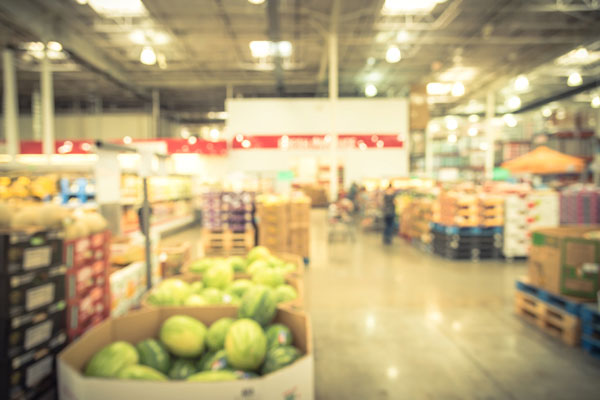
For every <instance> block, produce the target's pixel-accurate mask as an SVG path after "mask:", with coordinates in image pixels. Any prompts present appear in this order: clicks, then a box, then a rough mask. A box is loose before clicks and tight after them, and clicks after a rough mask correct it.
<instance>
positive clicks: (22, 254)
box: [0, 230, 63, 276]
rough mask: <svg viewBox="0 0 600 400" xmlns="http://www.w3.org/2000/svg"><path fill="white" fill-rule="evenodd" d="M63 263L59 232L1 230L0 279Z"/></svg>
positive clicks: (61, 239) (61, 240)
mask: <svg viewBox="0 0 600 400" xmlns="http://www.w3.org/2000/svg"><path fill="white" fill-rule="evenodd" d="M62 260H63V236H62V232H60V231H39V230H20V231H13V230H0V276H1V275H14V274H20V273H24V272H31V271H35V270H38V269H41V268H47V267H51V266H54V265H59V264H61V263H62Z"/></svg>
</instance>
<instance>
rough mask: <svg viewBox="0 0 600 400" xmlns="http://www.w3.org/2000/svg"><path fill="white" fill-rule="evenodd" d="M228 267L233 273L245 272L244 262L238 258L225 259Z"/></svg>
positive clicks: (241, 258)
mask: <svg viewBox="0 0 600 400" xmlns="http://www.w3.org/2000/svg"><path fill="white" fill-rule="evenodd" d="M227 262H228V263H229V265H231V268H232V269H233V272H246V260H244V258H243V257H240V256H232V257H229V258H228V259H227Z"/></svg>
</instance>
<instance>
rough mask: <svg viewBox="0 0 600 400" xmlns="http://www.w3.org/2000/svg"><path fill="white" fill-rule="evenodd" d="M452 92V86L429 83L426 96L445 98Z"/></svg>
mask: <svg viewBox="0 0 600 400" xmlns="http://www.w3.org/2000/svg"><path fill="white" fill-rule="evenodd" d="M451 90H452V84H450V83H441V82H430V83H428V84H427V94H428V95H430V96H446V95H447V94H449V93H450V91H451Z"/></svg>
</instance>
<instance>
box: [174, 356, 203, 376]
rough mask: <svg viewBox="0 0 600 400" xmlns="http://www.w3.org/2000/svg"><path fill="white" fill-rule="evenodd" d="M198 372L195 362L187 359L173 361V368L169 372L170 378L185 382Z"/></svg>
mask: <svg viewBox="0 0 600 400" xmlns="http://www.w3.org/2000/svg"><path fill="white" fill-rule="evenodd" d="M196 372H198V369H196V366H195V365H194V361H192V360H189V359H187V358H178V359H177V360H175V361H173V366H172V367H171V369H170V370H169V378H171V379H175V380H183V379H187V378H188V377H189V376H191V375H194V374H195V373H196Z"/></svg>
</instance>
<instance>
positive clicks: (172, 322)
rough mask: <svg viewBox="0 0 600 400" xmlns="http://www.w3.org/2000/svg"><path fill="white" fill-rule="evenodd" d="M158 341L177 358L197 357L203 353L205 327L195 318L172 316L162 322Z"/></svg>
mask: <svg viewBox="0 0 600 400" xmlns="http://www.w3.org/2000/svg"><path fill="white" fill-rule="evenodd" d="M159 336H160V340H161V341H162V342H163V344H164V345H165V346H166V347H167V349H169V351H170V352H171V353H173V354H174V355H176V356H179V357H198V356H199V355H200V354H202V352H203V351H204V338H205V336H206V326H204V324H203V323H202V322H200V321H198V320H197V319H195V318H192V317H188V316H186V315H174V316H172V317H169V318H168V319H167V320H166V321H165V322H163V324H162V326H161V328H160V335H159Z"/></svg>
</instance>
